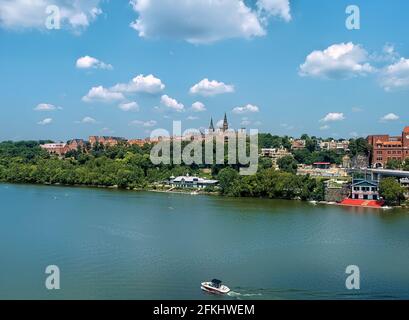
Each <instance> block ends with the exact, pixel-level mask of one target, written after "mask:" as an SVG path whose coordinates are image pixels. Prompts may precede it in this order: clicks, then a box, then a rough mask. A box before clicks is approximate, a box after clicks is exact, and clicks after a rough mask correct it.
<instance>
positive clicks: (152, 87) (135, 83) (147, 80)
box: [111, 74, 165, 94]
mask: <svg viewBox="0 0 409 320" xmlns="http://www.w3.org/2000/svg"><path fill="white" fill-rule="evenodd" d="M164 89H165V85H164V84H163V83H162V80H161V79H158V78H156V77H155V76H154V75H152V74H150V75H148V76H144V75H143V74H140V75H138V76H136V77H135V78H133V79H132V80H131V81H129V82H128V83H118V84H117V85H115V86H113V87H112V88H111V90H112V91H116V92H123V93H134V92H143V93H149V94H157V93H160V92H162V91H163V90H164Z"/></svg>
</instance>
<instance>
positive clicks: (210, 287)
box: [201, 279, 230, 294]
mask: <svg viewBox="0 0 409 320" xmlns="http://www.w3.org/2000/svg"><path fill="white" fill-rule="evenodd" d="M201 289H202V290H203V291H206V292H209V293H214V294H227V293H229V292H230V288H229V287H227V286H225V285H224V284H222V282H221V281H220V280H217V279H213V280H212V281H210V282H202V285H201Z"/></svg>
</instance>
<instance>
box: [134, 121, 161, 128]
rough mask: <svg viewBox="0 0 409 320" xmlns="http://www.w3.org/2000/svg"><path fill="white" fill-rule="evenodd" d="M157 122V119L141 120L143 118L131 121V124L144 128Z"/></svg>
mask: <svg viewBox="0 0 409 320" xmlns="http://www.w3.org/2000/svg"><path fill="white" fill-rule="evenodd" d="M156 124H157V122H156V121H155V120H149V121H141V120H134V121H132V122H131V125H134V126H140V127H144V128H151V127H154V126H156Z"/></svg>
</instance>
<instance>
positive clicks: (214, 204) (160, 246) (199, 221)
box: [0, 184, 409, 299]
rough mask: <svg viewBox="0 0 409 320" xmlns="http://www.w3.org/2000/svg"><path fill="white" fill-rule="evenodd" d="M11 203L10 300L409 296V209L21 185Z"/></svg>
mask: <svg viewBox="0 0 409 320" xmlns="http://www.w3.org/2000/svg"><path fill="white" fill-rule="evenodd" d="M0 203H1V210H0V218H1V222H0V257H1V258H0V259H1V260H0V299H15V298H17V299H395V298H397V299H408V298H409V213H408V212H407V211H405V210H398V209H394V210H387V211H383V210H377V209H361V208H345V207H338V206H329V205H313V204H310V203H303V202H299V201H282V200H267V199H237V198H223V197H217V196H202V195H198V196H193V195H186V194H169V193H154V192H131V191H119V190H107V189H91V188H69V187H51V186H32V185H10V184H0ZM48 265H56V266H58V267H59V269H60V286H61V289H60V290H47V289H46V287H45V280H46V278H47V276H48V275H46V274H45V269H46V267H47V266H48ZM348 265H356V266H358V267H359V269H360V280H361V281H360V290H352V291H351V290H347V289H346V286H345V280H346V278H347V276H348V275H347V274H346V273H345V269H346V267H347V266H348ZM212 278H219V279H222V280H223V281H224V283H225V284H226V285H228V286H229V287H230V288H231V289H232V292H231V293H230V294H229V295H228V296H224V297H216V296H211V295H208V294H205V293H203V292H202V291H201V290H200V282H202V281H205V280H211V279H212Z"/></svg>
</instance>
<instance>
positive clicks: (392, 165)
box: [386, 159, 403, 170]
mask: <svg viewBox="0 0 409 320" xmlns="http://www.w3.org/2000/svg"><path fill="white" fill-rule="evenodd" d="M402 165H403V164H402V161H400V160H394V159H390V160H388V162H387V163H386V169H392V170H400V169H402Z"/></svg>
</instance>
